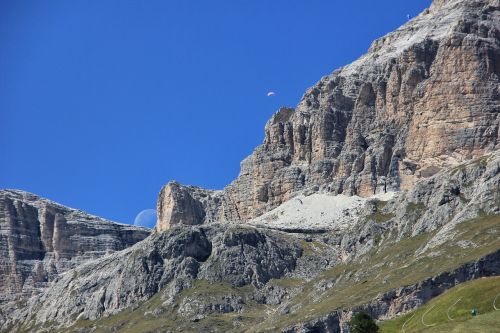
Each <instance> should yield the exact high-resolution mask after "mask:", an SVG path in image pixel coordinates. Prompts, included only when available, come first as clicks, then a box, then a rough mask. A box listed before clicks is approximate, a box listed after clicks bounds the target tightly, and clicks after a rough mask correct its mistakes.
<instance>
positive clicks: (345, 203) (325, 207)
mask: <svg viewBox="0 0 500 333" xmlns="http://www.w3.org/2000/svg"><path fill="white" fill-rule="evenodd" d="M393 196H394V192H390V193H384V194H377V195H374V196H371V197H368V198H362V197H358V196H346V195H343V194H338V195H333V194H328V193H315V194H312V195H310V196H304V195H299V196H296V197H294V198H293V199H290V200H288V201H286V202H285V203H283V204H282V205H280V206H279V207H277V208H275V209H273V210H271V211H269V212H267V213H265V214H263V215H261V216H259V217H257V218H255V219H253V220H251V221H249V222H248V223H249V224H251V225H255V226H261V227H268V228H274V229H282V230H294V229H295V230H311V231H314V230H318V231H319V230H339V229H345V228H347V227H349V225H351V224H352V223H354V222H356V221H357V219H358V218H359V214H360V211H361V208H362V207H363V206H364V205H365V203H366V202H367V201H368V200H370V199H378V200H382V201H387V200H390V199H392V198H393Z"/></svg>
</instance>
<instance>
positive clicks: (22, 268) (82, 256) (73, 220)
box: [0, 190, 150, 302]
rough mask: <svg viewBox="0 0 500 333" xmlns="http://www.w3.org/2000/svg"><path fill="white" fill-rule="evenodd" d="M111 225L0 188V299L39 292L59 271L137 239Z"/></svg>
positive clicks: (131, 230) (140, 231) (133, 232)
mask: <svg viewBox="0 0 500 333" xmlns="http://www.w3.org/2000/svg"><path fill="white" fill-rule="evenodd" d="M149 233H150V232H149V230H147V229H145V228H138V227H133V226H128V225H124V224H117V223H114V222H111V221H107V220H104V219H102V218H99V217H97V216H92V215H89V214H86V213H84V212H82V211H79V210H75V209H71V208H68V207H64V206H62V205H59V204H56V203H54V202H51V201H49V200H46V199H42V198H40V197H38V196H36V195H33V194H31V193H27V192H23V191H14V190H1V191H0V302H3V301H8V300H19V299H23V298H26V297H28V296H30V295H31V294H34V293H38V292H40V291H41V290H43V289H44V288H45V287H46V286H47V285H48V283H49V282H50V281H52V280H54V279H55V278H56V277H57V276H58V275H59V274H60V273H63V272H65V271H67V270H68V269H71V268H74V267H76V266H77V265H79V264H82V263H85V262H88V261H90V260H92V259H96V258H99V257H102V256H103V255H105V254H107V253H111V252H114V251H118V250H122V249H124V248H127V247H129V246H131V245H132V244H134V243H136V242H138V241H140V240H143V239H144V238H146V237H147V236H148V235H149Z"/></svg>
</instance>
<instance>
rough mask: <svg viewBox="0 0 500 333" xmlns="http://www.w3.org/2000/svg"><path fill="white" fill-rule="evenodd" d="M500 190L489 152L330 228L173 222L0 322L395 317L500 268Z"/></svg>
mask: <svg viewBox="0 0 500 333" xmlns="http://www.w3.org/2000/svg"><path fill="white" fill-rule="evenodd" d="M499 188H500V153H499V152H496V153H494V154H490V155H485V156H483V157H481V158H479V159H476V160H473V161H470V162H466V163H463V164H460V165H458V166H456V167H452V168H448V169H445V170H442V171H440V172H438V173H437V174H436V175H434V176H432V177H429V178H425V179H421V180H419V181H418V182H417V183H416V184H415V186H414V187H413V188H412V189H411V190H407V191H402V192H401V193H399V194H398V195H396V196H395V197H394V198H392V199H390V200H388V201H382V200H381V199H378V198H375V199H370V200H367V201H364V206H363V207H361V208H360V209H359V215H358V216H357V218H356V219H353V220H351V221H350V222H349V225H348V226H347V227H346V228H340V229H336V230H334V231H327V232H316V233H313V234H308V233H307V230H303V233H300V232H297V231H294V233H287V232H282V231H277V230H273V229H270V228H269V227H267V228H265V229H263V228H258V227H253V226H251V225H247V224H240V223H211V224H207V225H195V226H182V225H181V226H174V227H172V228H170V229H169V230H167V231H165V232H158V233H154V234H153V235H152V236H150V237H148V238H146V239H145V240H144V241H142V242H139V243H137V244H135V245H133V246H132V247H130V248H127V249H125V250H123V251H120V252H116V253H113V254H110V255H108V256H104V257H103V258H100V259H97V260H94V261H90V262H88V263H85V264H83V265H79V266H77V267H76V268H74V269H72V270H70V271H68V272H67V273H65V274H62V275H60V276H59V277H58V278H56V279H55V280H54V282H53V283H52V285H51V287H50V288H48V289H46V290H45V291H44V292H43V293H42V294H40V295H37V296H35V297H32V298H31V299H30V300H29V301H28V302H27V304H26V305H24V304H22V305H21V306H19V305H18V306H12V305H9V306H8V307H1V306H0V329H4V330H5V329H7V331H13V332H15V331H23V330H28V331H29V330H30V329H31V330H34V331H40V332H43V331H53V329H54V328H55V327H65V326H71V325H72V324H74V323H75V321H77V320H78V321H79V325H81V324H82V323H84V324H85V325H87V324H88V325H89V326H88V327H89V329H90V331H91V327H96V326H95V325H97V326H99V325H104V324H101V323H100V322H99V320H101V319H102V318H105V317H107V316H119V318H120V320H121V321H122V322H123V323H124V324H123V325H124V326H123V327H129V326H128V325H131V324H132V322H131V320H132V319H130V318H128V316H129V313H130V312H127V311H132V313H135V315H136V316H139V317H138V319H136V320H138V321H137V322H136V324H137V323H141V322H142V321H144V320H146V321H147V320H150V319H148V318H153V319H152V320H154V319H155V318H156V319H157V320H160V319H161V322H162V324H161V325H164V326H161V325H160V324H155V325H160V326H159V327H166V328H170V327H178V326H179V325H187V326H183V327H184V329H185V330H186V331H200V330H205V329H206V330H208V331H215V332H217V331H238V332H239V331H241V330H243V328H245V327H254V326H255V327H256V329H255V330H256V331H266V330H269V329H271V328H272V329H271V330H272V331H279V330H284V331H288V332H291V331H301V332H302V331H303V332H312V331H319V332H332V331H333V332H334V331H335V330H337V329H338V330H340V329H342V327H343V325H344V324H345V322H346V321H347V320H348V319H349V316H350V314H352V312H353V311H358V310H360V309H363V310H366V311H369V312H370V313H371V314H372V315H373V316H375V317H377V318H380V319H386V318H391V317H393V316H394V315H396V314H398V313H399V314H400V313H404V312H407V311H411V310H412V309H414V308H416V307H418V306H420V305H421V304H423V303H425V302H427V301H428V300H429V299H431V298H432V297H434V296H436V295H438V294H440V293H442V292H443V291H445V290H447V289H449V288H451V287H453V286H454V285H455V284H457V283H460V282H464V281H468V280H471V279H475V278H478V277H481V276H491V275H497V274H499V273H500V271H499V270H500V266H499V265H500V255H499V252H498V251H499V249H500V244H499V243H498V239H499V237H500V234H499V232H500V229H499V228H498V227H499V223H500V212H499V211H498V209H499V208H498V207H499V203H500V191H499ZM306 204H307V202H304V205H306ZM304 209H307V207H305V208H304ZM409 281H410V282H411V283H408V282H409ZM200 284H201V285H200ZM360 288H361V290H363V292H360V291H359V290H360ZM362 288H365V289H362ZM193 290H194V291H193ZM346 292H347V295H348V297H346ZM152 300H153V301H152ZM342 300H343V301H342ZM140 304H146V305H147V306H146V308H142V307H140ZM148 304H149V305H148ZM134 309H137V310H134ZM304 309H305V310H304ZM325 309H326V310H328V311H326V310H325ZM124 310H126V311H124ZM134 311H136V312H134ZM315 311H318V312H317V313H316V312H315ZM222 314H228V315H231V314H238V316H241V317H242V318H245V316H250V318H251V319H247V320H248V321H247V322H246V323H245V322H242V323H239V324H238V325H239V326H235V327H233V328H231V329H226V328H220V329H219V328H217V327H218V326H217V325H216V324H210V322H209V323H208V324H207V320H210V318H212V317H213V316H220V315H222ZM277 316H279V319H280V324H279V325H278V324H273V320H274V319H275V318H277ZM230 318H231V322H232V321H233V319H235V318H236V317H230ZM95 321H96V324H93V323H94V322H95ZM115 321H119V320H116V319H113V320H112V321H111V322H115ZM198 322H200V323H198ZM268 322H269V324H268ZM44 323H45V327H43V326H44ZM286 323H290V324H291V325H288V324H287V325H285V324H286ZM169 325H172V326H169ZM204 325H205V326H204ZM245 325H248V326H245ZM259 325H264V326H259ZM265 325H267V326H265ZM106 327H108V326H106ZM119 327H121V326H117V327H114V328H113V327H108V328H109V329H110V330H111V331H112V330H118V331H119ZM141 327H142V326H141ZM155 327H156V326H155ZM35 328H36V329H35ZM67 331H68V332H70V331H71V332H72V331H75V332H76V331H78V330H77V329H74V330H73V329H69V328H68V329H67ZM139 332H140V330H139Z"/></svg>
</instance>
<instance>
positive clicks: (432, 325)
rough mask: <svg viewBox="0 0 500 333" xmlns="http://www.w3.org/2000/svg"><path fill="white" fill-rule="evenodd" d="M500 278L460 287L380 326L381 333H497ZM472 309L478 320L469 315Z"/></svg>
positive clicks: (499, 314)
mask: <svg viewBox="0 0 500 333" xmlns="http://www.w3.org/2000/svg"><path fill="white" fill-rule="evenodd" d="M498 303H500V277H494V278H485V279H479V280H475V281H472V282H468V283H464V284H460V285H459V286H457V287H454V288H452V289H450V290H449V291H447V292H445V293H444V294H443V295H441V296H438V297H436V298H435V299H433V300H432V301H430V302H429V303H428V304H426V305H425V306H422V307H420V308H419V309H418V310H417V311H413V312H410V313H408V314H406V315H404V316H401V317H399V318H397V319H394V320H389V321H386V322H383V323H382V324H381V332H382V333H392V332H394V333H396V332H398V333H399V332H401V331H403V330H404V331H405V332H491V333H494V332H500V312H498V311H500V305H499V304H498ZM472 309H475V310H476V311H477V316H472V315H471V313H470V311H471V310H472Z"/></svg>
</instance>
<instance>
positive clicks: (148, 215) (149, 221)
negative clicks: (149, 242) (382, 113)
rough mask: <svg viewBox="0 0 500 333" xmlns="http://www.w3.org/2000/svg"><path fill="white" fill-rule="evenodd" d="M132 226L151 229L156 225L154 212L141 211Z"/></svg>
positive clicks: (148, 210)
mask: <svg viewBox="0 0 500 333" xmlns="http://www.w3.org/2000/svg"><path fill="white" fill-rule="evenodd" d="M134 225H136V226H138V227H146V228H149V229H153V228H154V227H155V225H156V210H155V209H144V210H143V211H141V212H140V213H139V214H137V216H136V217H135V220H134Z"/></svg>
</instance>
